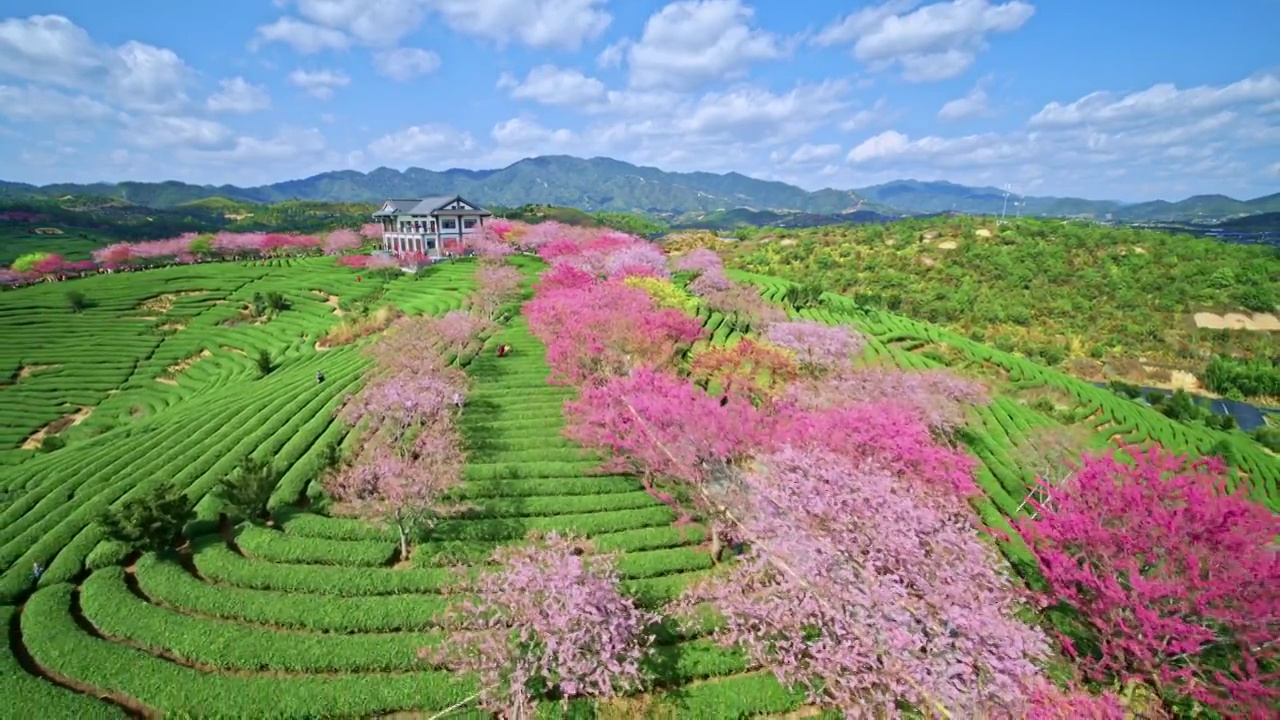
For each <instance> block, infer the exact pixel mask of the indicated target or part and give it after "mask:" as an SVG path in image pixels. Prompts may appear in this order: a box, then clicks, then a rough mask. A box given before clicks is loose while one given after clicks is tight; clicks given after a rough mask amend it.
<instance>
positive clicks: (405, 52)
mask: <svg viewBox="0 0 1280 720" xmlns="http://www.w3.org/2000/svg"><path fill="white" fill-rule="evenodd" d="M373 62H374V65H375V66H376V67H377V68H378V72H380V73H382V74H383V75H386V76H387V77H389V78H391V79H392V80H399V81H401V82H404V81H407V80H412V79H413V78H416V77H418V76H419V75H428V74H430V73H433V72H435V71H436V70H438V69H440V56H439V55H437V54H436V53H434V52H431V51H430V50H423V49H421V48H397V49H395V50H385V51H382V52H379V53H378V54H376V55H374V56H373Z"/></svg>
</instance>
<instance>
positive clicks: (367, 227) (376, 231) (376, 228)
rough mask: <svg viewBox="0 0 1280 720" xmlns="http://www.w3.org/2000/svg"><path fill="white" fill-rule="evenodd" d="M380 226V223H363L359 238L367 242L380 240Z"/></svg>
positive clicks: (381, 229)
mask: <svg viewBox="0 0 1280 720" xmlns="http://www.w3.org/2000/svg"><path fill="white" fill-rule="evenodd" d="M382 231H383V228H382V225H381V224H380V223H365V224H364V225H361V226H360V237H362V238H366V239H368V240H381V239H382Z"/></svg>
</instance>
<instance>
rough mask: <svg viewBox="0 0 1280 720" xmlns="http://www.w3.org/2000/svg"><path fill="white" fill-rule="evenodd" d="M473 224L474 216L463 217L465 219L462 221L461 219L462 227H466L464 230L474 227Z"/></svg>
mask: <svg viewBox="0 0 1280 720" xmlns="http://www.w3.org/2000/svg"><path fill="white" fill-rule="evenodd" d="M475 226H476V219H475V218H467V219H465V220H463V221H462V227H463V228H464V229H466V230H470V229H471V228H473V227H475Z"/></svg>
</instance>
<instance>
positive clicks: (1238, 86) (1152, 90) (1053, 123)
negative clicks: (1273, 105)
mask: <svg viewBox="0 0 1280 720" xmlns="http://www.w3.org/2000/svg"><path fill="white" fill-rule="evenodd" d="M1277 99H1280V75H1278V74H1274V73H1265V74H1258V75H1254V76H1252V77H1248V78H1245V79H1243V80H1239V81H1237V82H1234V83H1231V84H1230V85H1224V86H1221V87H1214V86H1212V85H1200V86H1198V87H1193V88H1187V89H1186V90H1179V89H1178V87H1177V86H1176V85H1174V84H1173V83H1160V84H1157V85H1152V86H1151V87H1149V88H1147V89H1146V90H1142V91H1139V92H1134V93H1129V94H1128V95H1123V96H1120V95H1117V94H1116V93H1111V92H1104V91H1100V92H1094V93H1089V94H1088V95H1085V96H1084V97H1082V98H1080V99H1079V100H1076V101H1075V102H1072V103H1069V104H1066V105H1063V104H1061V103H1057V102H1051V103H1049V104H1048V105H1045V106H1044V108H1042V109H1041V110H1040V112H1038V113H1036V114H1035V115H1034V116H1033V117H1032V118H1031V120H1030V122H1029V124H1030V125H1031V126H1032V127H1038V128H1053V127H1071V126H1077V125H1085V124H1093V125H1109V126H1116V125H1124V124H1130V123H1142V122H1150V121H1154V120H1157V119H1164V118H1168V117H1172V116H1185V115H1188V114H1194V113H1198V112H1212V111H1214V110H1219V109H1222V108H1226V107H1230V106H1233V105H1239V104H1243V103H1251V102H1266V101H1268V100H1277Z"/></svg>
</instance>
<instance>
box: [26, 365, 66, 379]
mask: <svg viewBox="0 0 1280 720" xmlns="http://www.w3.org/2000/svg"><path fill="white" fill-rule="evenodd" d="M60 367H62V366H61V365H23V366H22V367H20V368H18V379H19V380H22V379H24V378H28V377H31V376H32V375H34V374H35V373H38V372H44V371H45V370H53V369H54V368H60Z"/></svg>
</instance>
